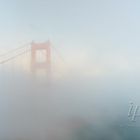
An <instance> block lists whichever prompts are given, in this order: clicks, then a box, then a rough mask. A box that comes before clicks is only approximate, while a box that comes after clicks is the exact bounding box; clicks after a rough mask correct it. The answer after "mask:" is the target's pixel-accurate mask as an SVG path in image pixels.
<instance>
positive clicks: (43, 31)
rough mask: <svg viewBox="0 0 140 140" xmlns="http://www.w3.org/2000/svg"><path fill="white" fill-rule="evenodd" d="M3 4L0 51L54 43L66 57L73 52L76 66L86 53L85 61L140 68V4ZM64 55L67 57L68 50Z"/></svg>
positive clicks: (113, 0)
mask: <svg viewBox="0 0 140 140" xmlns="http://www.w3.org/2000/svg"><path fill="white" fill-rule="evenodd" d="M0 2H1V3H0V9H1V12H0V21H1V22H0V38H1V39H0V40H1V41H0V48H1V49H3V48H8V49H12V48H16V47H18V46H20V45H22V44H25V43H26V42H31V41H32V40H35V41H39V42H40V41H46V40H48V38H49V39H50V40H51V41H52V42H53V44H54V46H55V47H56V48H58V49H60V51H61V52H62V51H63V50H67V52H68V53H70V50H72V51H71V53H70V55H69V57H70V59H71V61H73V62H74V61H75V58H76V57H77V53H80V54H79V56H80V57H81V55H85V54H84V53H86V55H87V56H88V57H89V58H88V59H87V58H86V57H87V56H84V59H87V62H89V61H91V63H93V64H95V63H97V64H99V63H102V64H104V63H109V65H110V66H111V67H115V69H116V67H123V68H128V67H129V68H134V69H135V70H136V69H137V68H139V69H140V66H139V62H140V56H139V52H140V41H139V37H140V10H139V7H140V1H139V0H10V1H9V0H0ZM74 51H75V54H73V53H74ZM86 51H87V52H86ZM64 55H65V56H68V55H67V53H66V51H65V53H64ZM73 55H74V56H73ZM65 56H64V57H65ZM80 57H79V58H78V60H77V63H79V59H81V58H80ZM82 57H83V56H82ZM91 57H92V58H93V59H91ZM72 58H73V59H72ZM100 59H101V60H100ZM95 61H96V62H95ZM87 62H86V63H87ZM77 63H76V65H77ZM81 63H83V60H81ZM89 65H91V64H89ZM138 71H139V70H138Z"/></svg>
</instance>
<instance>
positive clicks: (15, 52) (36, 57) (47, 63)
mask: <svg viewBox="0 0 140 140" xmlns="http://www.w3.org/2000/svg"><path fill="white" fill-rule="evenodd" d="M52 50H54V51H55V52H56V53H57V54H58V57H59V58H60V59H61V60H62V57H61V55H59V52H58V51H57V50H56V49H55V48H54V46H53V45H52V43H51V42H50V41H49V40H48V41H46V42H42V43H36V42H34V41H32V42H29V43H26V44H24V45H22V46H20V47H17V48H15V49H12V50H9V51H7V52H5V53H3V54H0V66H2V65H5V64H8V63H10V62H11V61H12V60H16V59H18V58H19V57H20V56H23V55H26V54H27V53H28V54H29V55H30V56H29V59H30V60H28V62H29V68H30V71H31V72H32V73H37V71H38V70H44V71H46V73H50V72H51V63H52ZM21 65H22V64H21Z"/></svg>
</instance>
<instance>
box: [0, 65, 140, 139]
mask: <svg viewBox="0 0 140 140" xmlns="http://www.w3.org/2000/svg"><path fill="white" fill-rule="evenodd" d="M55 71H57V69H56V70H55ZM59 74H60V73H59ZM56 75H57V76H56ZM118 75H119V76H118ZM0 76H1V78H0V85H1V88H0V114H1V117H0V122H1V125H0V139H1V140H59V139H60V140H82V139H83V140H91V139H92V140H93V139H95V140H96V139H97V140H100V139H104V140H109V139H110V140H112V139H114V140H127V139H131V138H134V137H137V138H138V137H140V135H139V133H138V127H139V126H138V125H139V122H138V121H140V120H139V119H138V118H137V122H136V123H132V122H131V121H130V119H129V118H128V110H129V106H130V102H134V103H136V104H137V105H138V104H139V102H138V101H139V99H138V98H139V91H140V88H139V85H138V83H139V80H140V79H139V77H138V76H137V75H133V76H132V75H130V73H129V75H128V74H127V73H126V74H123V75H121V74H119V73H118V74H117V73H115V74H110V75H109V74H101V75H99V74H98V75H93V76H87V75H86V74H85V73H84V71H82V70H81V71H79V73H78V72H77V71H76V70H75V71H74V70H73V71H70V72H68V74H65V75H61V76H58V74H55V72H54V71H53V72H52V73H51V75H48V74H47V73H46V74H45V75H43V76H41V75H36V74H32V73H30V72H27V71H25V70H22V69H16V68H13V67H10V66H8V65H3V66H2V65H1V72H0ZM133 79H135V80H133ZM136 124H137V126H135V125H136ZM129 125H130V126H129Z"/></svg>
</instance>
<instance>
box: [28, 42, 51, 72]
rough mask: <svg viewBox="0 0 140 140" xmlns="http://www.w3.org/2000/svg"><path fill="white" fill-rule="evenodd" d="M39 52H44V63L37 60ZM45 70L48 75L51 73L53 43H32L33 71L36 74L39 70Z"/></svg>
mask: <svg viewBox="0 0 140 140" xmlns="http://www.w3.org/2000/svg"><path fill="white" fill-rule="evenodd" d="M37 52H42V53H41V54H42V56H43V57H44V61H42V62H39V61H38V58H37ZM39 69H43V70H46V72H47V73H49V72H50V71H51V43H50V41H47V42H45V43H35V42H32V43H31V71H32V73H36V71H37V70H39Z"/></svg>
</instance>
